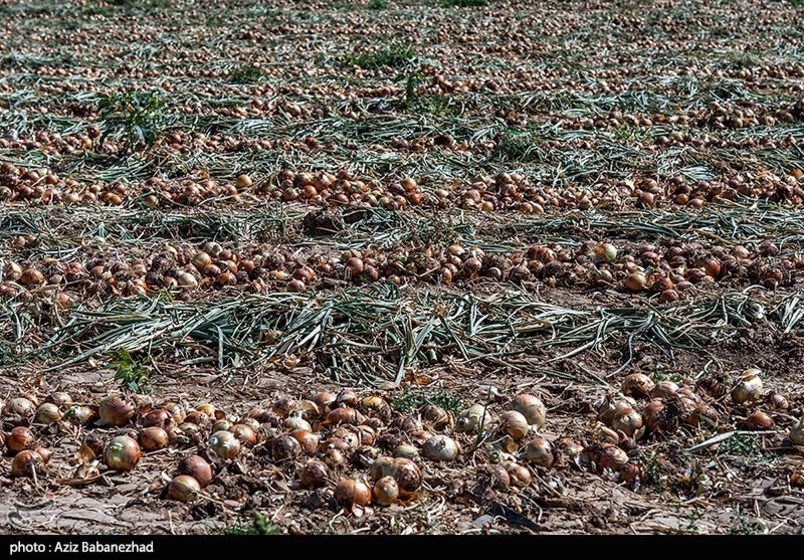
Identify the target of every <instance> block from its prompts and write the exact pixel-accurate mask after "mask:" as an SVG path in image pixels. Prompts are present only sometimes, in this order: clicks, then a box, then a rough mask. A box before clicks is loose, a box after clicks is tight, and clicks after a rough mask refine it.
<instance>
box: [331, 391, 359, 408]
mask: <svg viewBox="0 0 804 560" xmlns="http://www.w3.org/2000/svg"><path fill="white" fill-rule="evenodd" d="M358 402H359V400H358V397H357V393H356V392H354V391H353V390H352V389H343V390H342V391H341V392H340V393H338V396H337V397H335V405H336V406H348V407H351V408H355V407H356V406H357V404H358Z"/></svg>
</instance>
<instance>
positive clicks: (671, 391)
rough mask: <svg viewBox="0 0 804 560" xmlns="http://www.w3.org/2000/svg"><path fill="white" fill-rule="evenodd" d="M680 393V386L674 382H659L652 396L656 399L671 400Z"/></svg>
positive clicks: (651, 393)
mask: <svg viewBox="0 0 804 560" xmlns="http://www.w3.org/2000/svg"><path fill="white" fill-rule="evenodd" d="M677 392H678V385H676V384H675V383H673V382H672V381H659V382H658V383H657V384H656V386H655V387H654V388H653V390H652V391H651V392H650V396H651V397H653V398H654V399H669V398H671V397H673V396H674V395H675V394H676V393H677Z"/></svg>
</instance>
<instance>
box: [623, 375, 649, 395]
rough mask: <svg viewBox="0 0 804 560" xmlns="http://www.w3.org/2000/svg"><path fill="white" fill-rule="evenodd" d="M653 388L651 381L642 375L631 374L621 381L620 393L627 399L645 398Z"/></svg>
mask: <svg viewBox="0 0 804 560" xmlns="http://www.w3.org/2000/svg"><path fill="white" fill-rule="evenodd" d="M655 387H656V384H655V383H654V382H653V380H652V379H651V378H650V377H648V376H647V375H645V374H644V373H632V374H631V375H626V376H625V379H623V386H622V391H623V395H626V396H629V397H643V398H647V397H649V396H650V393H651V391H653V389H654V388H655Z"/></svg>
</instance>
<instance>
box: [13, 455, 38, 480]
mask: <svg viewBox="0 0 804 560" xmlns="http://www.w3.org/2000/svg"><path fill="white" fill-rule="evenodd" d="M43 467H44V461H43V460H42V457H41V456H39V454H37V453H34V452H33V451H28V450H25V451H22V452H20V453H18V454H17V455H16V456H15V457H14V460H13V461H11V476H13V477H17V478H24V477H30V476H33V475H34V473H38V472H39V471H40V470H41V469H42V468H43Z"/></svg>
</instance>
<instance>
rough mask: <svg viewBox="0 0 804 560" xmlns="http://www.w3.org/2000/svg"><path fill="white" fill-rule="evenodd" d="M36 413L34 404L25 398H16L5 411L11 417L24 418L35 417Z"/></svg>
mask: <svg viewBox="0 0 804 560" xmlns="http://www.w3.org/2000/svg"><path fill="white" fill-rule="evenodd" d="M34 411H35V405H34V403H33V402H32V401H31V400H30V399H26V398H25V397H15V398H13V399H11V400H9V401H8V402H7V403H6V406H5V408H4V410H3V412H5V413H6V414H7V415H9V416H22V417H24V418H30V417H31V416H33V414H34Z"/></svg>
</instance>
